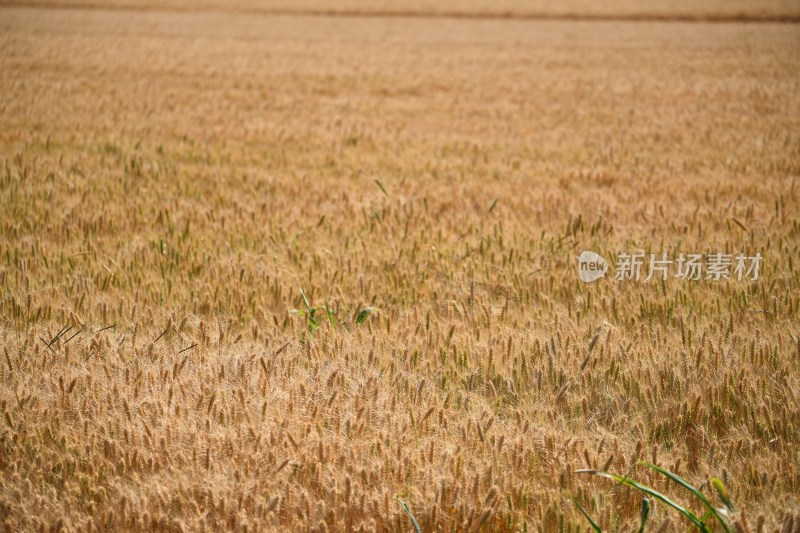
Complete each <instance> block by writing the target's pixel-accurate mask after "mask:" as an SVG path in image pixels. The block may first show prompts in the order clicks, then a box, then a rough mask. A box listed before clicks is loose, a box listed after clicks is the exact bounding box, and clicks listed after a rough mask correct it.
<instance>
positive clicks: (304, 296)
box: [300, 289, 311, 311]
mask: <svg viewBox="0 0 800 533" xmlns="http://www.w3.org/2000/svg"><path fill="white" fill-rule="evenodd" d="M300 296H302V297H303V303H304V304H305V306H306V309H308V310H309V311H311V304H310V303H308V298H306V293H305V292H303V289H300Z"/></svg>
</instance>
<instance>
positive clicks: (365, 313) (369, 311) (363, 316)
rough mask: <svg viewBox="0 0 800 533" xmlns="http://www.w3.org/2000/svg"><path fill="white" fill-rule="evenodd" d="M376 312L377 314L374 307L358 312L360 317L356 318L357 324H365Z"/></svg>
mask: <svg viewBox="0 0 800 533" xmlns="http://www.w3.org/2000/svg"><path fill="white" fill-rule="evenodd" d="M374 312H375V308H374V307H365V308H364V309H362V310H361V311H359V312H358V316H357V317H356V324H361V323H363V322H364V321H365V320H366V319H367V318H369V316H370V315H371V314H372V313H374Z"/></svg>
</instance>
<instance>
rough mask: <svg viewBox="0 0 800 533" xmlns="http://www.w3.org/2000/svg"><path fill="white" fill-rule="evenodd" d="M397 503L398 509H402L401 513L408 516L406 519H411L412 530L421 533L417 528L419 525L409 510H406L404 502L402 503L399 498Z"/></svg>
mask: <svg viewBox="0 0 800 533" xmlns="http://www.w3.org/2000/svg"><path fill="white" fill-rule="evenodd" d="M397 501H398V503H400V507H402V508H403V511H405V512H406V514H407V515H408V517H409V518H410V519H411V523H412V524H414V529H415V530H416V532H417V533H422V530H421V529H420V528H419V524H418V523H417V519H416V518H414V515H413V514H411V509H409V508H408V505H406V502H404V501H403V500H401V499H400V498H397Z"/></svg>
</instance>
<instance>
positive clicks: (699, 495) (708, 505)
mask: <svg viewBox="0 0 800 533" xmlns="http://www.w3.org/2000/svg"><path fill="white" fill-rule="evenodd" d="M642 464H643V465H645V466H646V467H647V468H649V469H650V470H655V471H656V472H658V473H659V474H663V475H665V476H667V477H668V478H669V479H671V480H672V481H674V482H675V483H677V484H678V485H680V486H681V487H683V488H685V489H686V490H688V491H689V492H691V493H692V494H694V495H695V496H696V497H697V499H698V500H700V501H701V502H703V505H705V506H706V508H707V509H708V510H709V512H710V513H711V514H712V515H714V518H716V519H717V522H719V524H720V525H721V526H722V529H723V530H724V531H725V532H726V533H730V531H731V530H730V527H728V523H727V521H725V520H724V519H723V518H722V516H720V514H719V510H718V509H717V508H716V507H714V504H713V503H711V501H709V499H708V498H706V495H705V494H703V493H702V492H700V491H699V490H698V489H697V488H696V487H694V486H693V485H692V484H691V483H689V482H688V481H686V480H685V479H683V478H682V477H681V476H679V475H678V474H673V473H672V472H670V471H669V470H667V469H665V468H661V467H660V466H656V465H654V464H652V463H648V462H647V461H642Z"/></svg>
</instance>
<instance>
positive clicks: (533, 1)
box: [0, 0, 800, 20]
mask: <svg viewBox="0 0 800 533" xmlns="http://www.w3.org/2000/svg"><path fill="white" fill-rule="evenodd" d="M0 5H16V6H23V5H28V6H35V5H38V6H50V7H57V6H62V7H68V6H74V7H99V8H115V9H158V10H162V9H170V10H180V11H196V10H198V9H200V10H212V11H228V12H230V11H250V12H276V11H278V12H279V11H290V12H295V13H304V12H305V13H313V12H322V13H350V14H416V15H447V14H449V15H454V14H455V15H465V16H482V15H491V16H503V17H511V18H514V17H546V16H570V17H578V18H584V17H589V18H591V17H622V18H639V17H645V18H647V17H656V18H667V19H669V18H675V17H679V18H690V19H694V18H698V19H703V18H710V19H718V18H723V19H728V18H735V19H736V18H738V19H742V20H759V19H763V18H791V19H798V18H800V3H799V2H797V1H796V0H705V1H699V2H698V1H692V0H673V1H669V2H664V1H662V0H612V1H609V2H598V1H590V0H566V1H559V2H553V1H552V0H447V1H441V0H407V1H404V2H396V1H392V0H337V1H336V2H328V1H324V0H164V1H160V2H159V1H155V0H16V1H15V0H0Z"/></svg>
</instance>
